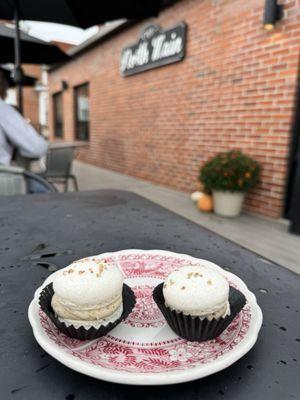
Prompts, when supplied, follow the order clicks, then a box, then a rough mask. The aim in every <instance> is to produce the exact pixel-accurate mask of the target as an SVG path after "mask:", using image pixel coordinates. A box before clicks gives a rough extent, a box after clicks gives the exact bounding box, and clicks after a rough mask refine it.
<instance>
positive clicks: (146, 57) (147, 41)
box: [120, 22, 186, 76]
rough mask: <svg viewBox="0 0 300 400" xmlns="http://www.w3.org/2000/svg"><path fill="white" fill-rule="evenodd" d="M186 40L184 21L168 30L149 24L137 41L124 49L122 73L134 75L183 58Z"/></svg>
mask: <svg viewBox="0 0 300 400" xmlns="http://www.w3.org/2000/svg"><path fill="white" fill-rule="evenodd" d="M185 42H186V24H185V23H184V22H182V23H180V24H178V25H176V26H174V27H173V28H170V29H167V30H163V29H162V28H161V27H160V26H159V25H150V26H147V27H146V28H145V29H144V30H143V32H142V34H141V36H140V39H139V40H138V42H137V43H135V44H133V45H131V46H128V47H125V48H124V49H123V51H122V54H121V63H120V72H121V75H123V76H128V75H134V74H137V73H139V72H142V71H147V70H148V69H152V68H157V67H161V66H163V65H167V64H171V63H174V62H178V61H181V60H183V58H184V54H185Z"/></svg>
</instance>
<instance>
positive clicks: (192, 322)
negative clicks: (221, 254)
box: [153, 283, 246, 342]
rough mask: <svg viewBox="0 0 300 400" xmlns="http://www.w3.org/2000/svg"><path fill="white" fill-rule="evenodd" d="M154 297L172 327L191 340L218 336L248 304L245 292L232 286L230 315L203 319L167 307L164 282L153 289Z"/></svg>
mask: <svg viewBox="0 0 300 400" xmlns="http://www.w3.org/2000/svg"><path fill="white" fill-rule="evenodd" d="M153 299H154V301H155V303H156V304H157V306H158V308H159V309H160V311H161V312H162V314H163V316H164V317H165V319H166V320H167V322H168V324H169V326H170V328H171V329H172V330H173V331H174V332H175V333H176V334H177V335H178V336H180V337H182V338H183V339H187V340H188V341H190V342H204V341H205V340H211V339H215V338H216V337H218V336H219V335H220V334H221V333H222V332H223V331H224V330H225V329H226V328H227V327H228V326H229V325H230V324H231V322H232V321H233V320H234V318H235V317H236V316H237V314H238V313H239V312H240V311H241V310H242V308H243V307H244V305H245V304H246V297H245V296H244V295H243V293H241V292H240V291H239V290H237V289H235V288H233V287H232V286H230V290H229V304H230V315H228V316H226V317H225V318H218V319H212V320H211V321H209V320H208V319H207V318H205V319H202V320H201V319H200V318H198V317H192V316H191V315H185V314H183V313H182V312H176V311H175V310H171V309H170V308H169V307H167V306H166V304H165V299H164V296H163V283H161V284H159V285H158V286H156V288H155V289H154V290H153Z"/></svg>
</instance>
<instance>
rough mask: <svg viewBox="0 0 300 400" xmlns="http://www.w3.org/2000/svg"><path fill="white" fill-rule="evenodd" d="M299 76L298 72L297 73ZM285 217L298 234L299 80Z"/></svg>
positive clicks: (299, 186) (299, 191) (299, 161)
mask: <svg viewBox="0 0 300 400" xmlns="http://www.w3.org/2000/svg"><path fill="white" fill-rule="evenodd" d="M298 76H299V78H300V74H299V75H298ZM285 217H286V218H288V219H289V220H290V221H291V224H290V231H291V232H292V233H295V234H298V235H300V82H299V79H298V89H297V95H296V108H295V118H294V123H293V128H292V143H291V151H290V169H289V178H288V185H287V197H286V207H285Z"/></svg>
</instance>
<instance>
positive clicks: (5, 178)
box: [0, 165, 56, 196]
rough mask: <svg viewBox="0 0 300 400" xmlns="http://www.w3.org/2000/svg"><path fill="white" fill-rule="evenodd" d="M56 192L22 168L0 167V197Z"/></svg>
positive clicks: (48, 184) (53, 188) (41, 179)
mask: <svg viewBox="0 0 300 400" xmlns="http://www.w3.org/2000/svg"><path fill="white" fill-rule="evenodd" d="M49 192H56V189H55V187H54V186H53V185H52V184H51V183H49V182H47V181H46V180H45V179H43V178H42V177H40V176H39V175H36V174H34V173H32V172H30V171H25V170H24V169H23V168H20V167H14V166H3V165H0V196H13V195H17V194H33V193H49Z"/></svg>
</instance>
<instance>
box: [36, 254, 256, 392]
mask: <svg viewBox="0 0 300 400" xmlns="http://www.w3.org/2000/svg"><path fill="white" fill-rule="evenodd" d="M97 257H99V258H101V259H103V258H105V259H106V260H111V261H116V262H117V263H118V264H119V267H120V268H121V269H122V270H123V272H124V274H125V276H126V279H125V282H126V283H127V284H128V285H129V286H131V287H132V289H133V290H134V292H135V295H136V298H137V304H136V306H135V308H134V310H133V311H132V313H131V314H130V315H129V316H128V318H127V319H126V320H125V321H123V322H122V323H121V324H119V325H118V326H117V327H116V328H115V329H113V330H112V331H111V332H110V333H109V334H108V335H107V336H105V337H102V338H99V339H95V340H92V341H85V342H81V341H79V340H75V339H70V338H68V337H66V336H65V335H64V334H62V333H60V332H59V331H58V330H57V328H56V327H55V326H54V325H53V324H52V322H51V321H50V320H49V318H48V317H47V316H46V315H45V314H44V313H43V311H42V310H41V309H40V307H39V304H38V298H39V293H40V291H41V290H42V288H43V287H44V286H45V285H47V284H48V283H50V282H52V280H53V277H54V276H55V273H54V274H52V275H51V276H50V277H49V278H48V279H47V280H46V281H45V282H44V284H43V285H42V286H41V287H40V288H39V289H38V290H37V291H36V293H35V296H34V299H33V301H32V302H31V304H30V306H29V310H28V316H29V321H30V323H31V326H32V329H33V333H34V336H35V338H36V340H37V341H38V343H39V344H40V345H41V346H42V347H43V348H44V350H45V351H46V352H47V353H49V354H50V355H51V356H53V357H54V358H56V359H57V360H58V361H60V362H61V363H62V364H64V365H66V366H67V367H69V368H72V369H74V370H76V371H78V372H81V373H83V374H86V375H89V376H92V377H94V378H97V379H102V380H105V381H109V382H117V383H125V384H135V385H164V384H171V383H180V382H186V381H191V380H194V379H198V378H203V377H205V376H207V375H211V374H214V373H215V372H218V371H220V370H222V369H224V368H227V367H228V366H229V365H231V364H233V363H234V362H235V361H237V360H238V359H239V358H241V357H242V356H243V355H244V354H246V353H247V352H248V351H249V350H250V349H251V347H252V346H253V345H254V344H255V342H256V340H257V335H258V332H259V330H260V327H261V324H262V312H261V309H260V308H259V306H258V305H257V303H256V298H255V296H254V294H253V293H251V292H250V291H249V290H248V289H247V286H246V285H245V284H244V283H243V282H242V280H241V279H240V278H238V277H237V276H236V275H234V274H232V273H230V272H227V271H224V270H223V269H222V268H220V267H218V266H217V265H215V264H213V263H211V262H208V261H204V260H200V259H196V258H193V257H190V256H188V255H185V254H176V253H171V252H168V251H161V250H122V251H119V252H115V253H105V254H101V255H99V256H97ZM187 263H188V264H199V263H200V264H201V263H205V265H207V266H208V267H209V268H213V269H215V270H218V271H219V272H221V273H222V274H223V275H224V276H225V277H226V278H227V280H228V281H229V282H230V284H231V285H232V286H235V287H236V288H237V289H239V290H240V291H241V292H243V293H244V295H245V296H246V298H247V304H246V306H245V307H244V308H243V310H242V311H241V312H240V313H239V314H238V315H237V317H236V318H235V319H234V320H233V322H232V323H231V324H230V325H229V327H228V328H227V329H226V330H225V331H224V332H223V333H222V334H221V335H220V336H219V337H218V338H216V339H214V340H210V341H207V342H202V343H195V342H187V341H186V340H184V339H181V338H180V337H178V336H177V335H176V334H174V333H173V331H172V330H171V329H170V328H169V326H168V325H167V324H166V322H165V320H164V318H163V316H162V314H161V313H160V311H159V309H158V308H157V306H156V304H155V303H154V301H153V299H152V290H153V288H154V287H155V286H156V285H157V284H159V283H160V282H162V281H163V280H164V278H165V277H166V276H167V275H168V274H169V273H170V272H171V271H172V270H173V269H174V268H178V267H180V266H182V265H185V264H187Z"/></svg>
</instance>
